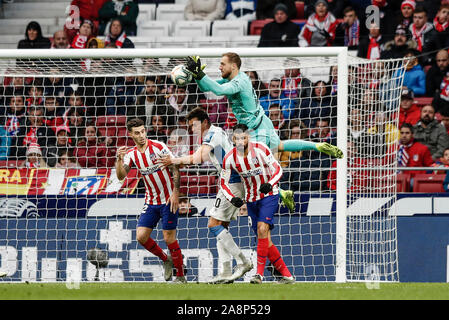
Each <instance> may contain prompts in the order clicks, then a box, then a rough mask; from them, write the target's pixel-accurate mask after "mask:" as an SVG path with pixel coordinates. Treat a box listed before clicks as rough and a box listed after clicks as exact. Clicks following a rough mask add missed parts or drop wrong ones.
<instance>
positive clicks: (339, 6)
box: [304, 0, 351, 18]
mask: <svg viewBox="0 0 449 320" xmlns="http://www.w3.org/2000/svg"><path fill="white" fill-rule="evenodd" d="M350 2H351V1H346V0H337V1H335V0H330V1H327V6H328V10H329V12H331V13H332V14H333V15H334V16H335V17H337V18H342V17H343V10H344V8H346V7H347V6H348V5H351V3H350ZM316 3H317V0H304V4H305V12H304V14H305V17H306V18H308V17H310V16H311V15H312V14H314V13H315V6H316Z"/></svg>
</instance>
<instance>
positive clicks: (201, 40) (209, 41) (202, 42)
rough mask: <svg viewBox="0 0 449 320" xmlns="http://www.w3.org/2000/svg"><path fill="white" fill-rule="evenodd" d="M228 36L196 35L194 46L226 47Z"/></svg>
mask: <svg viewBox="0 0 449 320" xmlns="http://www.w3.org/2000/svg"><path fill="white" fill-rule="evenodd" d="M228 41H229V38H228V37H195V38H193V41H192V47H193V48H226V47H227V45H228Z"/></svg>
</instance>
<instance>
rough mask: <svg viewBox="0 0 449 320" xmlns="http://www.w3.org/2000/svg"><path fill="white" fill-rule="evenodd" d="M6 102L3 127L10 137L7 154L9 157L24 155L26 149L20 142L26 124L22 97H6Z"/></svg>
mask: <svg viewBox="0 0 449 320" xmlns="http://www.w3.org/2000/svg"><path fill="white" fill-rule="evenodd" d="M7 102H8V104H7V105H8V107H7V108H6V114H5V116H6V117H5V124H4V127H5V130H6V132H7V134H8V136H9V137H10V149H9V153H8V154H9V157H10V158H12V159H18V158H22V157H23V156H25V151H26V148H24V146H23V143H22V141H23V138H24V134H25V125H26V117H25V111H26V108H25V104H24V97H23V96H12V97H10V98H8V99H7ZM2 116H3V115H2Z"/></svg>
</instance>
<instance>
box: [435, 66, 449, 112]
mask: <svg viewBox="0 0 449 320" xmlns="http://www.w3.org/2000/svg"><path fill="white" fill-rule="evenodd" d="M433 106H434V107H435V110H436V111H437V112H440V111H442V110H444V109H449V71H447V72H446V75H445V76H444V77H443V80H442V81H441V85H440V94H439V95H437V96H436V97H435V98H434V99H433Z"/></svg>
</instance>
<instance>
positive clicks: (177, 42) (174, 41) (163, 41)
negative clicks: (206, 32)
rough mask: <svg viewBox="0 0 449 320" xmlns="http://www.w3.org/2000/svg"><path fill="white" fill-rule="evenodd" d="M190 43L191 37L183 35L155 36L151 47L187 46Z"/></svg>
mask: <svg viewBox="0 0 449 320" xmlns="http://www.w3.org/2000/svg"><path fill="white" fill-rule="evenodd" d="M191 43H192V38H191V37H187V36H183V37H157V38H156V39H155V41H154V44H153V48H179V47H182V48H188V47H190V45H191Z"/></svg>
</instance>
